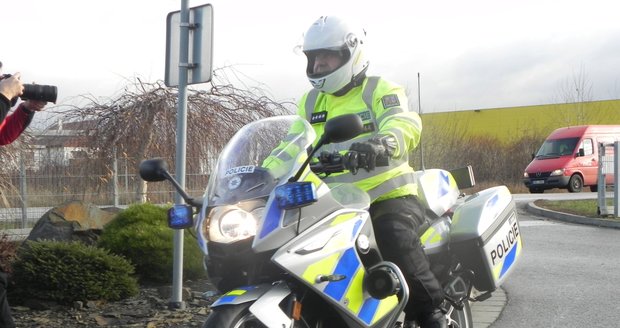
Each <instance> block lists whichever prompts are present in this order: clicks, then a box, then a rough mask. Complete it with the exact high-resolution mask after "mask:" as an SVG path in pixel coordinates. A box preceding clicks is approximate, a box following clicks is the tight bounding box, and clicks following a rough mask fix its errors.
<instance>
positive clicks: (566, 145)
mask: <svg viewBox="0 0 620 328" xmlns="http://www.w3.org/2000/svg"><path fill="white" fill-rule="evenodd" d="M577 142H579V138H565V139H551V140H545V143H543V145H542V146H541V147H540V149H539V150H538V153H536V158H551V157H560V156H569V155H573V154H574V153H575V147H577Z"/></svg>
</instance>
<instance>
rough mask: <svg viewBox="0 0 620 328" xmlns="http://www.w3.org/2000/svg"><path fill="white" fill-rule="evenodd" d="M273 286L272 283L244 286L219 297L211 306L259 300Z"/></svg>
mask: <svg viewBox="0 0 620 328" xmlns="http://www.w3.org/2000/svg"><path fill="white" fill-rule="evenodd" d="M271 288H272V285H271V284H262V285H256V286H243V287H239V288H236V289H233V290H231V291H229V292H227V293H226V294H224V295H222V296H221V297H220V298H218V299H217V301H215V302H214V303H213V304H211V307H212V308H214V307H218V306H222V305H236V304H242V303H246V302H252V301H255V300H257V299H258V298H259V297H261V296H262V295H263V294H265V293H266V292H267V291H268V290H270V289H271Z"/></svg>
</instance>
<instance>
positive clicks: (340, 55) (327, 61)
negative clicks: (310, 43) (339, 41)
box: [304, 47, 351, 78]
mask: <svg viewBox="0 0 620 328" xmlns="http://www.w3.org/2000/svg"><path fill="white" fill-rule="evenodd" d="M304 53H305V54H306V58H308V66H307V67H306V74H307V75H308V77H310V78H321V77H324V76H326V75H329V74H331V73H333V72H334V71H336V70H337V69H339V68H340V67H342V66H343V65H344V64H346V63H347V62H348V61H349V59H350V57H351V52H349V49H348V48H347V47H342V48H340V49H318V50H308V51H305V52H304Z"/></svg>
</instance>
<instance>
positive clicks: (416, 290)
mask: <svg viewBox="0 0 620 328" xmlns="http://www.w3.org/2000/svg"><path fill="white" fill-rule="evenodd" d="M370 217H371V218H372V222H373V226H374V230H375V238H376V239H377V244H378V246H379V250H380V251H381V255H382V256H383V259H384V260H386V261H390V262H393V263H394V264H396V265H397V266H398V267H399V268H400V269H401V270H402V272H403V275H404V276H405V278H406V279H407V284H408V285H409V302H408V303H407V307H406V308H405V313H406V314H407V317H408V318H416V317H417V316H418V314H420V313H423V312H430V311H432V310H433V309H434V308H436V307H438V306H439V305H440V304H441V302H442V301H443V299H444V297H443V290H442V288H441V285H440V284H439V281H437V278H436V277H435V275H434V274H433V272H431V270H430V265H429V262H428V258H427V257H426V254H424V250H423V249H422V244H421V242H420V237H419V236H418V234H417V230H418V227H420V225H422V223H423V222H424V208H423V207H422V205H421V204H420V202H419V201H418V199H417V197H415V196H405V197H400V198H394V199H387V200H384V201H380V202H375V203H373V204H372V205H371V206H370Z"/></svg>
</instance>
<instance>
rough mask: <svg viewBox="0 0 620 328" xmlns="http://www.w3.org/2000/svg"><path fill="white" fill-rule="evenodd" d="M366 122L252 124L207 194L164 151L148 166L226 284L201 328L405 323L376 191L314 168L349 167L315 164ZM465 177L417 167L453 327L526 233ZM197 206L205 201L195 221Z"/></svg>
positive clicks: (511, 212)
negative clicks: (194, 189) (183, 177)
mask: <svg viewBox="0 0 620 328" xmlns="http://www.w3.org/2000/svg"><path fill="white" fill-rule="evenodd" d="M362 130H363V127H362V123H361V120H360V119H359V117H358V116H357V115H354V114H353V115H343V116H340V117H336V118H333V119H330V120H329V121H328V122H327V123H326V126H325V134H324V135H323V136H320V139H319V141H318V143H317V145H316V147H315V148H312V144H313V141H314V140H315V137H316V135H315V132H314V130H313V128H312V126H311V125H310V124H309V123H308V122H307V121H305V120H303V119H300V118H299V117H298V116H279V117H271V118H266V119H262V120H258V121H254V122H252V123H250V124H248V125H246V126H245V127H243V128H242V129H241V130H239V131H238V132H237V133H236V134H235V136H234V137H233V138H232V139H231V140H230V142H229V143H228V145H227V146H226V147H225V148H224V150H223V151H222V153H221V155H220V157H219V160H218V162H217V165H216V167H215V169H214V171H213V173H212V175H211V177H210V180H209V183H208V186H207V189H206V192H205V194H204V197H203V199H202V200H196V199H193V198H191V197H189V196H188V195H187V194H186V193H185V192H184V191H183V190H182V189H181V188H180V186H179V184H178V183H177V182H176V181H175V180H174V178H172V176H171V175H170V173H168V171H167V169H166V165H165V162H163V161H162V160H161V159H152V160H146V161H143V162H142V163H141V165H140V174H141V176H142V178H143V179H145V180H146V181H162V180H169V181H170V182H172V184H173V185H174V186H175V187H176V189H177V190H178V191H179V193H180V194H181V195H182V196H183V197H184V198H185V200H186V202H187V204H189V205H175V207H174V208H172V209H171V210H170V212H169V224H170V226H171V227H177V228H183V227H187V226H190V225H191V224H192V222H193V221H195V224H194V228H195V229H196V232H197V236H198V240H199V244H200V247H201V248H202V250H203V252H204V254H205V256H204V260H205V267H206V269H207V273H208V276H209V279H210V281H211V282H212V283H213V284H214V285H215V286H216V287H217V289H218V290H219V291H220V292H223V294H222V295H221V297H219V299H217V301H215V302H214V303H213V304H212V305H211V313H210V315H209V317H208V318H207V321H206V322H205V324H204V327H206V328H212V327H218V328H223V327H269V328H276V327H278V328H282V327H316V328H319V327H356V328H361V327H386V328H392V327H401V326H402V319H403V309H404V307H405V305H406V304H407V301H408V298H409V296H410V295H409V289H408V286H407V283H406V281H405V279H404V277H403V274H402V273H401V271H400V269H399V268H398V267H397V266H396V265H394V264H393V263H391V262H386V261H383V260H382V257H381V252H380V250H379V249H378V248H377V244H376V242H375V239H374V234H373V227H372V222H371V220H370V217H369V214H368V208H369V206H370V202H371V200H370V197H369V196H368V194H367V193H365V192H364V191H362V190H361V189H359V188H357V187H356V186H354V185H353V184H347V183H342V184H333V185H328V184H326V183H324V182H323V181H322V180H321V179H320V177H319V176H324V175H326V174H329V173H333V172H339V171H342V170H343V169H345V166H346V165H344V164H343V163H342V158H341V157H340V156H338V155H337V154H335V153H334V154H331V155H327V154H326V153H325V152H322V153H321V155H320V156H318V161H316V157H315V155H316V154H317V153H318V151H319V150H321V147H323V146H325V145H328V144H330V143H338V142H345V141H348V140H350V139H352V138H354V137H355V136H356V135H358V134H359V133H361V132H362ZM282 140H284V141H282ZM274 149H275V150H274ZM313 158H314V159H315V160H313ZM274 164H277V165H274ZM460 175H461V174H455V175H453V174H452V173H451V172H448V171H445V170H440V169H430V170H424V171H420V172H416V174H415V178H416V179H417V183H418V186H419V196H420V200H421V201H422V203H423V204H424V205H425V206H426V208H427V213H428V220H427V224H425V225H424V226H423V227H421V229H420V230H421V231H419V233H420V235H421V240H422V243H423V245H424V248H425V252H426V254H427V256H428V257H429V260H430V262H431V268H432V270H433V272H434V273H435V274H436V275H437V277H438V278H439V280H440V282H441V283H442V285H443V287H444V291H445V298H446V302H444V303H445V306H444V310H445V311H446V318H447V320H448V324H449V325H448V326H449V327H472V326H473V322H472V316H471V309H470V303H471V302H474V301H482V300H484V299H486V298H488V297H490V295H491V293H492V292H493V291H494V290H495V289H496V288H498V287H499V286H500V285H501V284H502V283H503V282H504V281H505V279H506V278H507V277H508V276H509V274H510V273H511V272H512V271H513V269H514V267H515V264H516V262H517V259H518V258H519V255H520V253H521V249H522V242H521V235H520V230H519V223H518V220H517V215H516V210H515V203H514V201H513V199H512V196H511V194H510V192H509V191H508V189H507V188H506V187H504V186H498V187H492V188H489V189H485V190H483V191H481V192H478V193H476V194H473V195H469V196H464V194H461V193H460V191H459V188H458V185H457V179H455V176H456V177H457V178H458V176H460ZM461 180H467V179H461ZM470 180H471V181H470V182H472V183H473V176H471V177H470ZM192 207H193V208H197V209H199V210H200V211H199V213H197V214H196V215H195V220H193V218H192ZM422 230H423V231H424V232H423V233H422Z"/></svg>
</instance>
